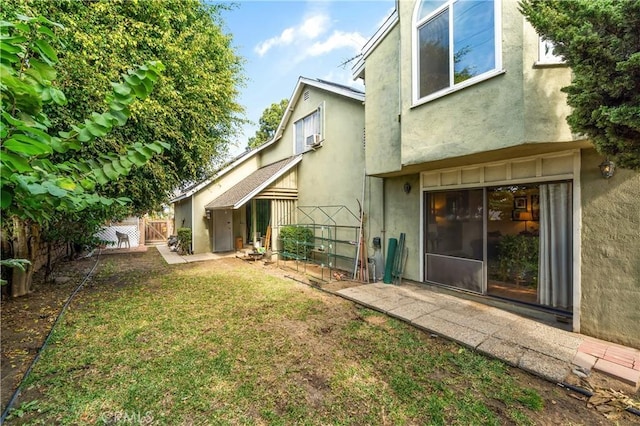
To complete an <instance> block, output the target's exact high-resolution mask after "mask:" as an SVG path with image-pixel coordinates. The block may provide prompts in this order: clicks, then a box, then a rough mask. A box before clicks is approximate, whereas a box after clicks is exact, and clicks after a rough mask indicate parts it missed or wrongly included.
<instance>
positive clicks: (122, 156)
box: [0, 16, 169, 296]
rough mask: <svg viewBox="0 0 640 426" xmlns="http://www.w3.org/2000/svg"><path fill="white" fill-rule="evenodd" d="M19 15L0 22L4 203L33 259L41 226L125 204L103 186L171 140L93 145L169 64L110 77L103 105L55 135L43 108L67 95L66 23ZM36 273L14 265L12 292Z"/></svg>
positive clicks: (122, 120) (21, 250) (17, 247)
mask: <svg viewBox="0 0 640 426" xmlns="http://www.w3.org/2000/svg"><path fill="white" fill-rule="evenodd" d="M18 18H19V20H18V21H16V22H14V23H11V22H7V21H2V22H0V51H2V55H1V56H0V82H1V84H0V92H1V94H2V110H1V113H0V140H1V141H2V142H1V145H0V153H1V156H0V194H1V196H0V207H1V208H2V219H3V225H5V223H6V222H7V221H10V222H11V225H12V233H13V237H14V253H13V254H14V256H15V257H16V258H21V259H26V260H29V261H31V262H32V261H33V260H34V258H35V256H36V255H37V254H38V250H39V247H38V246H39V242H40V235H41V232H42V229H43V228H45V229H46V226H47V225H48V224H51V223H55V221H56V220H59V219H60V218H62V217H65V216H66V215H74V214H78V213H80V212H82V211H85V210H87V209H89V208H94V210H95V209H96V208H97V209H100V207H101V206H104V208H103V209H102V210H105V209H106V208H108V207H109V206H112V205H114V204H120V205H124V204H125V203H127V202H128V201H130V200H129V199H127V198H124V197H119V198H115V199H114V198H111V197H108V196H105V195H104V194H102V193H101V192H100V187H102V186H104V185H105V184H107V183H108V182H110V181H114V180H117V179H118V178H120V177H121V176H124V175H126V174H128V173H129V172H130V171H131V169H132V168H133V166H134V165H137V166H144V164H145V163H146V162H147V161H148V160H149V159H150V158H151V157H152V156H153V155H154V154H161V153H162V152H163V151H164V150H165V149H166V148H169V145H168V144H166V143H164V142H147V143H140V142H135V143H133V144H131V145H128V146H127V145H124V146H122V147H121V149H120V152H110V153H93V152H92V149H93V147H94V146H95V145H96V144H97V143H98V141H99V138H102V137H104V136H106V135H107V134H109V132H111V131H113V129H115V128H117V127H121V126H124V125H125V124H126V122H127V120H128V118H129V116H130V114H131V110H132V108H133V107H134V106H135V104H134V102H135V101H136V100H137V99H144V98H146V97H147V96H148V95H149V93H151V90H152V89H153V87H154V84H155V81H156V80H157V79H158V77H159V76H160V73H161V72H162V71H163V69H164V66H163V65H162V63H160V62H157V61H151V62H148V63H147V64H145V65H142V66H140V67H138V68H137V69H135V70H132V71H129V72H128V73H126V74H124V76H123V81H122V82H120V83H111V86H112V92H111V93H110V94H109V95H108V96H107V98H106V106H107V108H106V109H107V110H106V111H105V112H103V113H96V112H92V113H90V114H88V115H87V117H88V118H85V119H84V121H83V122H77V124H75V125H74V124H72V125H70V126H69V127H70V128H69V129H67V130H68V131H65V132H59V133H58V134H57V135H55V132H53V131H52V130H51V121H50V120H49V117H48V116H47V114H46V113H45V110H44V108H45V106H46V105H50V104H54V105H57V106H59V107H63V106H64V105H66V103H67V98H66V97H65V95H64V93H63V92H62V91H61V90H60V89H58V88H57V87H55V86H54V85H53V82H54V81H55V80H56V70H55V68H54V65H55V64H56V63H57V62H58V54H57V52H56V49H54V47H53V46H52V43H54V44H55V42H56V41H57V38H56V36H55V34H54V31H53V29H54V28H55V27H56V26H57V27H60V26H59V25H58V24H54V23H53V22H51V21H50V20H48V19H46V18H43V17H39V18H31V17H27V16H19V17H18ZM66 153H73V155H69V156H68V157H67V156H64V154H66ZM63 157H66V159H63V160H61V158H63ZM32 273H33V269H32V268H31V267H27V268H14V271H13V279H12V295H13V296H21V295H24V294H26V293H27V292H28V291H29V288H30V281H31V274H32Z"/></svg>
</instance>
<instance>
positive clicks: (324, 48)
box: [306, 31, 367, 56]
mask: <svg viewBox="0 0 640 426" xmlns="http://www.w3.org/2000/svg"><path fill="white" fill-rule="evenodd" d="M366 41H367V39H366V38H364V36H363V35H362V34H360V33H357V32H354V33H345V32H343V31H334V32H333V34H331V36H330V37H329V38H327V39H326V40H324V41H321V42H316V43H314V44H312V45H311V46H310V47H309V48H308V49H307V50H306V54H307V55H308V56H320V55H324V54H326V53H329V52H332V51H333V50H336V49H341V48H345V47H346V48H351V49H353V50H354V51H356V52H358V51H359V50H360V49H361V48H362V46H364V44H365V43H366Z"/></svg>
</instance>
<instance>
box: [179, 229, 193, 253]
mask: <svg viewBox="0 0 640 426" xmlns="http://www.w3.org/2000/svg"><path fill="white" fill-rule="evenodd" d="M178 252H179V254H191V228H178Z"/></svg>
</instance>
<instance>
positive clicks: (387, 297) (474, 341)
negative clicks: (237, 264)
mask: <svg viewBox="0 0 640 426" xmlns="http://www.w3.org/2000/svg"><path fill="white" fill-rule="evenodd" d="M156 247H157V248H158V251H159V252H160V254H162V256H163V257H164V259H165V260H166V262H167V263H169V264H176V263H187V262H198V261H202V260H215V259H220V258H223V257H236V256H239V255H244V254H245V253H243V252H235V251H234V252H228V253H222V254H216V253H204V254H197V255H188V256H180V255H179V254H177V253H176V252H172V251H171V250H170V249H169V247H167V246H166V245H159V246H156ZM332 293H334V294H337V295H339V296H341V297H344V298H345V299H348V300H351V301H353V302H356V303H358V304H360V305H363V306H366V307H369V308H371V309H374V310H377V311H379V312H383V313H385V314H387V315H390V316H392V317H395V318H398V319H400V320H403V321H405V322H407V323H409V324H411V325H413V326H415V327H418V328H420V329H422V330H425V331H427V332H429V333H432V334H436V335H440V336H443V337H445V338H447V339H450V340H453V341H456V342H458V343H460V344H462V345H465V346H467V347H470V348H473V349H475V350H477V351H479V352H481V353H484V354H487V355H489V356H492V357H495V358H498V359H501V360H503V361H505V362H506V363H508V364H511V365H513V366H516V367H519V368H521V369H523V370H526V371H529V372H531V373H533V374H535V375H538V376H541V377H543V378H545V379H547V380H550V381H552V382H555V383H560V384H570V385H575V384H576V383H577V382H579V380H580V378H584V377H589V376H590V375H591V373H592V372H593V371H595V372H599V373H603V374H604V375H606V376H607V377H609V378H611V379H613V380H614V381H616V382H618V383H624V384H625V385H626V386H628V387H629V388H630V389H631V391H632V392H637V391H638V389H639V385H640V351H639V350H638V349H634V348H627V347H624V346H621V345H616V344H613V343H609V342H605V341H603V340H598V339H594V338H592V337H588V336H584V335H581V334H577V333H572V332H569V331H565V330H561V329H559V328H557V327H553V326H551V325H547V324H544V323H543V322H540V321H536V320H533V319H529V318H526V317H524V316H520V315H517V314H514V313H510V312H506V311H505V310H502V309H499V308H495V307H492V306H488V305H485V304H483V303H478V302H475V301H471V300H466V299H463V298H460V297H455V296H452V295H450V294H446V293H443V292H438V291H434V290H433V289H431V288H430V287H429V286H426V285H419V284H412V283H403V284H402V285H400V286H396V285H390V284H383V283H374V284H356V285H355V286H350V287H348V288H343V289H341V290H336V291H332Z"/></svg>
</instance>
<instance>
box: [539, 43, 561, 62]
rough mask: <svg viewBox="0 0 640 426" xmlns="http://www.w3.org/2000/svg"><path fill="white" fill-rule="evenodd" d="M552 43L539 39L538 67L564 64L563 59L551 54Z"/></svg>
mask: <svg viewBox="0 0 640 426" xmlns="http://www.w3.org/2000/svg"><path fill="white" fill-rule="evenodd" d="M553 48H554V43H553V42H552V41H551V40H545V39H543V38H542V37H540V42H539V45H538V65H552V64H564V63H565V61H564V58H563V57H562V56H560V55H556V54H555V53H553Z"/></svg>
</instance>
